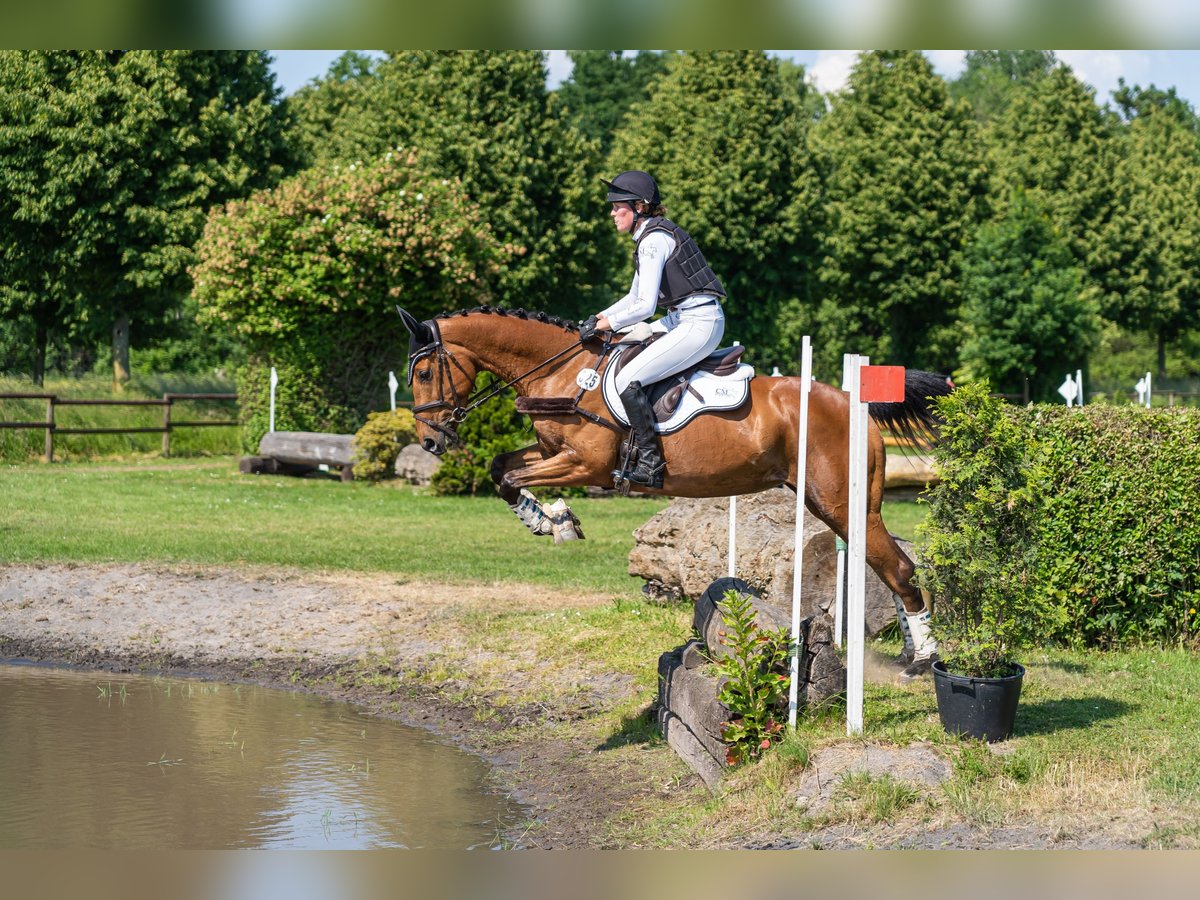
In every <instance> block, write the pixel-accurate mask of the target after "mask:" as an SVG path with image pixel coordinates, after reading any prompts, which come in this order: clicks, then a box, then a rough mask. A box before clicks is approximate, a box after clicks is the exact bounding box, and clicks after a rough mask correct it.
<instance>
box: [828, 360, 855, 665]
mask: <svg viewBox="0 0 1200 900" xmlns="http://www.w3.org/2000/svg"><path fill="white" fill-rule="evenodd" d="M852 359H854V354H852V353H843V354H842V390H843V391H849V390H850V361H851V360H852ZM847 449H849V448H847ZM847 459H849V457H847ZM834 541H835V544H834V545H835V546H836V547H837V586H836V589H835V591H834V595H833V646H835V647H841V646H842V634H843V633H845V630H846V629H845V624H846V542H845V541H843V540H842V539H841V538H835V539H834Z"/></svg>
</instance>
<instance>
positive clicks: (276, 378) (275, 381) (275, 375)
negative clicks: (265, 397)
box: [268, 366, 279, 431]
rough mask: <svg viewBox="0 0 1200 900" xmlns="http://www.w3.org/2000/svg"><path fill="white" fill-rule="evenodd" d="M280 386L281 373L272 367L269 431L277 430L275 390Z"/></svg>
mask: <svg viewBox="0 0 1200 900" xmlns="http://www.w3.org/2000/svg"><path fill="white" fill-rule="evenodd" d="M278 386H279V373H278V372H276V371H275V367H274V366H271V427H270V428H269V429H268V430H269V431H274V430H275V388H276V387H278Z"/></svg>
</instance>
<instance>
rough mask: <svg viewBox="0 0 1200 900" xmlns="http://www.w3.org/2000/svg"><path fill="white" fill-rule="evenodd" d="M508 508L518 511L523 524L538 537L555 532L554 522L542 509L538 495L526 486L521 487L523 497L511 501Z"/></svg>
mask: <svg viewBox="0 0 1200 900" xmlns="http://www.w3.org/2000/svg"><path fill="white" fill-rule="evenodd" d="M508 508H509V509H511V510H512V511H513V512H514V513H516V516H517V518H518V519H520V520H521V524H522V525H524V526H525V527H526V528H528V529H529V530H530V531H531V532H532V533H533V534H535V535H537V536H538V537H544V536H545V535H548V534H551V533H552V532H553V530H554V523H553V522H551V521H550V518H549V517H548V516H547V515H546V512H545V510H543V509H542V504H540V503H538V499H537V497H535V496H533V494H531V493H529V491H527V490H525V488H521V499H520V500H518V501H517V502H516V503H510V504H509V505H508Z"/></svg>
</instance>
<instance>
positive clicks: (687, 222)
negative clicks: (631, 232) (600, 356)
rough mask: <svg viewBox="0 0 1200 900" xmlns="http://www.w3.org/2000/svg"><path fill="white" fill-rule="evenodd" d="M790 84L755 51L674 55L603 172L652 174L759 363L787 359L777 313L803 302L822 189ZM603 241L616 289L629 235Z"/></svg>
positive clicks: (732, 324)
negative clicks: (725, 295) (720, 288)
mask: <svg viewBox="0 0 1200 900" xmlns="http://www.w3.org/2000/svg"><path fill="white" fill-rule="evenodd" d="M797 93H798V88H797V87H796V86H795V85H791V86H785V84H784V81H783V79H782V78H781V76H780V69H779V66H778V65H777V63H776V62H775V61H774V60H772V59H770V58H769V57H767V56H766V54H765V53H763V52H761V51H715V52H694V53H682V54H676V55H673V56H672V57H671V58H670V60H669V63H668V67H667V71H666V73H665V74H664V75H663V76H662V77H661V78H659V79H658V80H657V81H655V82H654V84H653V88H652V90H651V94H650V97H649V98H648V99H647V100H645V101H643V102H642V103H639V104H637V105H635V106H634V107H633V109H631V110H630V112H629V115H628V116H627V117H626V118H625V120H624V122H623V123H622V125H621V128H620V129H619V131H618V133H617V136H616V138H615V140H614V142H613V149H612V152H611V153H610V155H609V159H608V163H607V166H606V171H607V172H608V177H612V176H613V175H615V174H616V173H617V172H619V171H622V170H625V169H641V170H645V171H648V172H650V173H651V174H652V175H654V177H655V178H656V179H658V182H659V185H660V187H661V190H662V194H663V199H664V202H665V204H666V206H667V207H668V214H669V215H670V216H671V218H672V220H673V221H676V222H678V223H679V224H680V225H681V226H682V227H683V228H684V229H686V230H687V231H688V232H689V233H690V234H691V235H692V236H693V237H694V238H695V239H696V242H697V244H698V245H699V246H700V248H701V250H702V251H703V253H704V255H705V257H706V258H707V260H708V262H709V264H710V265H711V266H712V267H713V270H714V271H715V272H716V273H717V275H718V277H719V278H720V279H721V281H722V283H723V284H724V286H725V289H726V291H727V292H728V298H727V300H726V303H725V311H726V316H727V317H728V319H729V324H728V328H727V331H726V333H727V335H729V336H730V337H736V338H737V339H739V340H741V341H742V342H743V343H744V344H746V345H747V346H748V347H749V348H750V350H751V354H752V355H753V357H754V358H755V359H756V360H757V361H759V362H762V363H769V362H783V363H786V362H787V361H788V360H789V359H790V358H791V350H790V349H789V348H786V347H785V346H784V345H783V341H784V337H783V336H782V335H781V334H780V331H779V329H778V317H779V312H780V310H781V309H783V308H784V307H785V306H786V305H787V304H789V303H794V304H800V303H804V302H807V300H808V295H809V287H810V285H809V281H810V279H811V277H812V269H813V264H812V260H811V257H810V254H811V234H812V229H813V227H814V219H815V215H816V209H817V202H818V192H817V184H816V173H815V171H814V169H813V167H812V166H811V164H810V161H809V156H808V151H807V147H806V143H807V131H808V122H807V120H806V119H804V118H803V117H802V116H801V115H798V113H799V112H800V110H798V109H797V107H796V105H795V103H794V102H792V98H794V97H795V96H797ZM594 195H595V194H594ZM610 235H611V232H610ZM609 240H610V243H609V245H608V246H609V247H610V248H611V249H610V250H609V253H610V259H612V260H619V265H617V264H614V265H613V266H612V268H611V270H610V271H611V280H610V285H611V288H612V289H613V290H614V291H616V290H621V291H623V290H624V289H625V287H626V286H627V285H628V282H629V278H630V270H629V264H628V262H627V261H628V259H629V247H628V243H627V240H626V241H624V242H618V240H617V238H616V237H615V236H610V238H609ZM609 302H611V298H610V300H609Z"/></svg>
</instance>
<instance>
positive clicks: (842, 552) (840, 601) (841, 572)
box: [833, 535, 846, 647]
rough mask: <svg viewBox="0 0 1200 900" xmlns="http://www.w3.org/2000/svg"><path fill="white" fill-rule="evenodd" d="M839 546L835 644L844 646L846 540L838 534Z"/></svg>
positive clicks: (835, 593) (834, 607)
mask: <svg viewBox="0 0 1200 900" xmlns="http://www.w3.org/2000/svg"><path fill="white" fill-rule="evenodd" d="M833 542H834V546H835V547H836V548H837V584H836V586H835V588H834V593H833V646H835V647H841V646H842V632H843V631H844V630H845V629H843V628H842V609H843V608H844V607H845V605H846V542H845V541H843V540H842V539H841V538H840V537H837V536H836V535H835V536H834V538H833Z"/></svg>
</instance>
